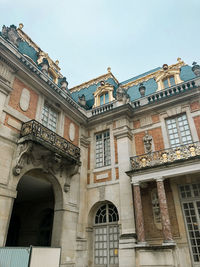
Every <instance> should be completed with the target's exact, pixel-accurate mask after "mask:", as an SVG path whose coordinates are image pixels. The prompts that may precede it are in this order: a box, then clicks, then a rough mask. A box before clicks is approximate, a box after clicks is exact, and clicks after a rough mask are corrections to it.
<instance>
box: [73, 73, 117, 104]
mask: <svg viewBox="0 0 200 267" xmlns="http://www.w3.org/2000/svg"><path fill="white" fill-rule="evenodd" d="M105 82H106V83H109V84H111V85H113V86H114V92H113V96H114V97H115V95H116V89H117V87H118V84H117V83H116V81H115V80H114V79H113V78H108V79H107V80H105ZM99 86H100V82H98V83H97V84H95V83H94V84H92V85H90V86H89V87H87V88H82V89H81V90H80V91H76V92H72V93H71V96H72V98H73V99H74V100H75V101H76V102H78V97H79V96H82V95H85V100H86V105H87V107H88V108H89V109H91V108H92V106H93V105H94V96H93V93H94V92H95V91H96V90H97V88H98V87H99Z"/></svg>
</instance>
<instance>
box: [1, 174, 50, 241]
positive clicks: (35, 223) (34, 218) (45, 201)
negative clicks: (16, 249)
mask: <svg viewBox="0 0 200 267" xmlns="http://www.w3.org/2000/svg"><path fill="white" fill-rule="evenodd" d="M46 176H47V175H45V174H44V173H43V172H42V171H39V170H37V171H35V172H34V171H32V172H28V173H27V174H25V175H24V176H23V177H22V178H21V179H20V181H19V183H18V186H17V192H18V193H17V198H16V199H15V202H14V205H13V211H12V216H11V220H10V225H9V230H8V235H7V242H6V246H30V245H33V246H51V235H52V227H53V217H54V204H55V200H54V192H53V187H52V184H51V182H50V181H49V180H47V178H46Z"/></svg>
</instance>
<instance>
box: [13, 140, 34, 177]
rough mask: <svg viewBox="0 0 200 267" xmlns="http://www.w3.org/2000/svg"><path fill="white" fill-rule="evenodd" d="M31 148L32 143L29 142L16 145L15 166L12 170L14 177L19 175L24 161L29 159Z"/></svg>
mask: <svg viewBox="0 0 200 267" xmlns="http://www.w3.org/2000/svg"><path fill="white" fill-rule="evenodd" d="M32 147H33V143H32V142H30V141H29V142H25V143H21V144H19V145H18V148H17V158H16V165H15V167H14V168H13V174H14V175H19V174H20V173H21V170H22V168H23V167H24V164H25V160H27V161H28V158H29V157H30V152H31V150H32Z"/></svg>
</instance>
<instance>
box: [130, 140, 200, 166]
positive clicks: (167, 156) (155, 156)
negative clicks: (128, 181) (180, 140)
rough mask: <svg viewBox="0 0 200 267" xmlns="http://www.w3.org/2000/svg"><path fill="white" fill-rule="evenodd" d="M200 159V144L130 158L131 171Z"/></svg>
mask: <svg viewBox="0 0 200 267" xmlns="http://www.w3.org/2000/svg"><path fill="white" fill-rule="evenodd" d="M198 157H200V142H195V143H190V144H187V145H181V146H178V147H176V148H168V149H164V150H159V151H155V152H149V153H146V154H143V155H139V156H135V157H131V158H130V161H131V166H132V170H141V169H145V168H150V167H156V166H160V165H167V164H171V163H174V162H178V161H184V160H187V159H193V158H198Z"/></svg>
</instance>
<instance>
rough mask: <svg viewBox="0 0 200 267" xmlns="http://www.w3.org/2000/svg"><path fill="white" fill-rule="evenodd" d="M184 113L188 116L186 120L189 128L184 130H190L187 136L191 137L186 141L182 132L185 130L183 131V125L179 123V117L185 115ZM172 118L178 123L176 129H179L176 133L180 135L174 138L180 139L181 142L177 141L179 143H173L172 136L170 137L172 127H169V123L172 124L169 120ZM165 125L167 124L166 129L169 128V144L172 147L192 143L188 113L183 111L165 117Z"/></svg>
mask: <svg viewBox="0 0 200 267" xmlns="http://www.w3.org/2000/svg"><path fill="white" fill-rule="evenodd" d="M184 115H185V117H186V122H187V126H188V129H187V130H184V131H189V135H187V136H190V138H191V139H190V140H187V141H186V142H185V141H183V135H182V134H181V133H182V132H184V131H181V127H182V126H180V125H179V122H178V119H179V118H181V117H183V116H184ZM170 120H175V123H176V128H175V129H177V133H175V134H177V135H178V137H177V138H174V139H173V140H175V139H179V143H177V144H172V143H171V141H172V138H170V130H171V129H169V127H168V125H169V124H170V123H168V121H170ZM165 125H166V130H167V135H168V140H169V146H170V147H172V148H175V147H178V146H181V145H186V144H190V143H192V142H193V138H192V133H191V130H190V124H189V121H188V117H187V114H186V113H181V114H179V115H176V116H173V117H168V118H166V119H165ZM185 125H186V124H185ZM183 127H184V126H183Z"/></svg>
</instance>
